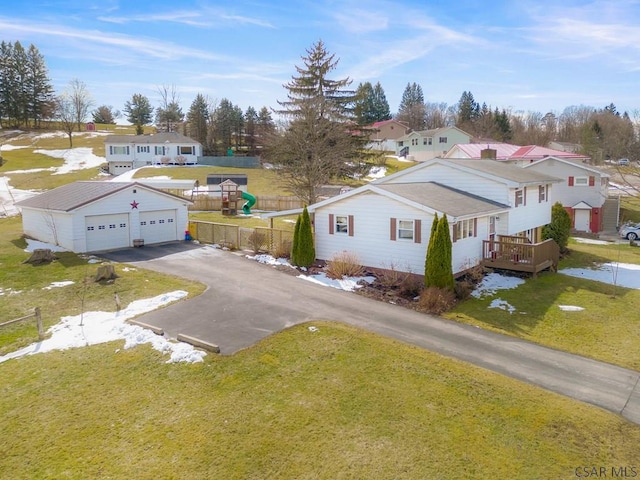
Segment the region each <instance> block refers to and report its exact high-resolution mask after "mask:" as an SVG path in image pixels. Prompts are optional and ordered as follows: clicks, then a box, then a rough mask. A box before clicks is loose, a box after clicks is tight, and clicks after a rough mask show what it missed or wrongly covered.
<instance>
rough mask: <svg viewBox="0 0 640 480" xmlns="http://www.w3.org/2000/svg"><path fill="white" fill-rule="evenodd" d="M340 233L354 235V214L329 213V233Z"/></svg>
mask: <svg viewBox="0 0 640 480" xmlns="http://www.w3.org/2000/svg"><path fill="white" fill-rule="evenodd" d="M334 233H339V234H343V235H349V236H350V237H353V215H334V214H333V213H330V214H329V235H333V234H334Z"/></svg>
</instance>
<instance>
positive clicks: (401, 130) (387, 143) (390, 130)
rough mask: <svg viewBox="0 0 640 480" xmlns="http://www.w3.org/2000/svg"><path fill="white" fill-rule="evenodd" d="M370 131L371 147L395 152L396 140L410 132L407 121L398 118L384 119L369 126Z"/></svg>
mask: <svg viewBox="0 0 640 480" xmlns="http://www.w3.org/2000/svg"><path fill="white" fill-rule="evenodd" d="M367 130H368V131H370V132H371V133H370V135H369V142H370V143H369V147H370V148H373V149H375V150H381V151H387V152H395V151H396V140H397V139H399V138H401V137H404V136H405V135H406V134H407V133H408V132H409V130H410V129H409V127H408V126H407V124H406V123H405V122H398V121H397V120H393V119H392V120H383V121H381V122H376V123H374V124H373V125H370V126H369V127H367Z"/></svg>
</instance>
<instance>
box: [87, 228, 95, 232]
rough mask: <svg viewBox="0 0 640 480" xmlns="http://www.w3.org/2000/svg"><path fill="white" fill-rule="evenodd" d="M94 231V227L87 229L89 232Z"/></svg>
mask: <svg viewBox="0 0 640 480" xmlns="http://www.w3.org/2000/svg"><path fill="white" fill-rule="evenodd" d="M94 230H95V227H87V231H89V232H93V231H94Z"/></svg>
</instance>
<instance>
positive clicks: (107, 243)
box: [85, 213, 130, 252]
mask: <svg viewBox="0 0 640 480" xmlns="http://www.w3.org/2000/svg"><path fill="white" fill-rule="evenodd" d="M85 225H86V233H87V251H88V252H98V251H101V250H113V249H116V248H123V247H128V246H129V245H130V243H129V214H128V213H118V214H113V215H90V216H87V217H85Z"/></svg>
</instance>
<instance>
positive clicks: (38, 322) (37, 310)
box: [0, 307, 44, 340]
mask: <svg viewBox="0 0 640 480" xmlns="http://www.w3.org/2000/svg"><path fill="white" fill-rule="evenodd" d="M30 318H35V319H36V326H37V327H38V338H39V339H40V340H42V339H43V338H44V327H43V326H42V315H40V308H39V307H36V308H34V309H33V313H32V314H30V315H26V316H24V317H20V318H15V319H13V320H9V321H7V322H3V323H0V327H4V326H5V325H11V324H12V323H18V322H22V321H24V320H29V319H30Z"/></svg>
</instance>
